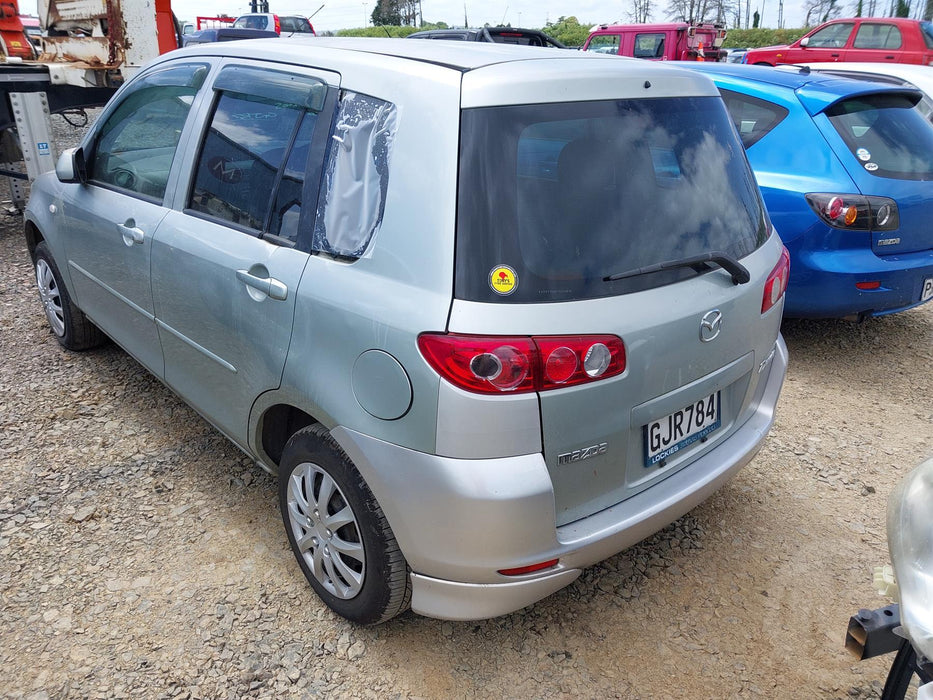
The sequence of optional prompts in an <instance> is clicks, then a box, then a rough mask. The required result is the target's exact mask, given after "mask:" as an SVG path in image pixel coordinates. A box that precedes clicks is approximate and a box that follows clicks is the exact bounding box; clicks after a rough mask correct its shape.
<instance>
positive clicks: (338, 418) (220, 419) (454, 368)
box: [24, 39, 788, 623]
mask: <svg viewBox="0 0 933 700" xmlns="http://www.w3.org/2000/svg"><path fill="white" fill-rule="evenodd" d="M555 84H557V85H560V89H559V90H556V89H554V86H555ZM711 173H714V174H715V177H713V176H711ZM490 194H492V195H493V196H490ZM24 226H25V235H26V241H27V245H28V249H29V253H30V255H31V257H32V261H33V263H34V265H35V270H36V278H37V282H38V288H39V296H40V299H41V300H42V308H43V310H44V312H45V314H46V317H47V320H48V323H49V325H50V328H51V331H52V333H53V335H54V337H55V338H57V339H58V341H59V342H60V343H61V344H62V345H63V346H64V347H65V348H69V349H73V350H78V349H83V348H89V347H93V346H94V345H95V344H97V343H99V342H100V341H101V340H102V338H103V335H102V334H103V333H106V334H107V335H108V336H109V337H110V338H112V339H113V340H114V341H116V342H117V343H119V344H120V345H121V346H122V347H124V348H125V349H126V350H127V351H128V352H129V353H131V354H132V355H133V356H134V357H136V358H137V359H138V360H139V361H140V362H141V363H142V364H143V365H144V366H145V367H146V368H148V369H149V370H150V371H151V372H152V373H153V374H155V375H156V376H157V377H159V379H161V380H162V381H163V382H164V383H165V384H166V385H167V386H169V387H170V388H172V389H173V390H174V391H176V392H177V393H178V394H179V395H180V396H181V397H182V398H183V399H184V400H186V401H187V402H188V403H190V404H191V405H192V406H193V407H194V408H195V409H196V410H197V411H198V412H199V413H200V414H201V415H203V416H204V417H206V418H207V419H208V420H210V421H211V422H212V423H213V424H214V425H215V426H217V427H218V428H219V429H220V430H221V431H222V432H223V433H224V434H225V435H226V436H227V437H229V438H230V439H231V440H233V442H234V443H236V445H238V446H239V447H240V448H241V449H242V450H243V451H244V452H246V453H247V454H248V455H250V456H251V458H253V459H255V460H256V461H257V462H258V463H259V464H262V465H263V466H264V467H265V468H267V469H269V470H270V471H273V472H277V473H278V476H279V504H280V508H281V513H282V518H283V522H284V525H285V529H286V531H287V536H288V540H289V543H290V544H291V547H292V549H293V551H294V553H295V556H296V558H297V560H298V563H299V566H300V568H301V570H302V572H303V573H304V575H305V576H306V577H307V578H308V580H309V582H310V584H311V586H312V587H313V588H314V589H315V591H316V592H317V593H318V594H319V595H320V597H321V599H322V600H323V601H324V602H325V603H326V604H327V605H329V606H330V607H331V608H332V609H333V610H335V611H336V612H337V613H339V614H340V615H343V616H344V617H346V618H348V619H351V620H354V621H356V622H359V623H374V622H379V621H383V620H386V619H388V618H390V617H392V616H393V615H396V614H398V613H401V612H403V611H404V610H405V609H406V608H407V607H408V605H409V601H410V604H411V607H412V608H413V609H414V610H415V612H418V613H422V614H425V615H431V616H435V617H442V618H452V619H477V618H483V617H491V616H495V615H500V614H504V613H508V612H512V611H514V610H517V609H519V608H522V607H524V606H526V605H530V604H531V603H534V602H535V601H537V600H539V599H541V598H543V597H545V596H547V595H549V594H551V593H553V592H554V591H556V590H559V589H561V588H563V587H564V586H567V585H569V584H570V583H571V582H572V581H574V579H576V578H577V577H578V576H579V575H580V573H581V571H582V569H583V568H584V567H586V566H589V565H591V564H593V563H595V562H598V561H600V560H602V559H604V558H606V557H608V556H611V555H612V554H614V553H616V552H618V551H620V550H622V549H624V548H625V547H628V546H629V545H631V544H634V543H635V542H637V541H639V540H641V539H642V538H644V537H646V536H648V535H649V534H651V533H653V532H655V531H656V530H658V529H659V528H661V527H664V526H665V525H667V524H668V523H670V522H671V521H673V520H674V519H676V518H678V517H680V516H681V515H682V514H684V513H685V512H687V511H688V510H690V509H691V508H693V507H694V506H696V505H697V504H698V503H700V502H701V501H703V500H704V499H706V498H707V497H708V496H709V495H710V494H712V493H713V492H714V491H715V490H716V489H717V488H719V487H720V486H721V485H723V484H724V483H726V481H727V480H728V479H729V478H731V477H732V476H733V475H734V474H736V473H737V472H738V471H739V470H740V469H741V468H742V467H743V466H744V465H745V464H747V463H748V462H749V461H750V460H751V459H752V457H753V456H754V454H755V453H756V452H757V450H758V449H759V447H760V446H761V444H762V442H763V441H764V439H765V436H766V435H767V433H768V430H769V428H770V426H771V424H772V422H773V420H774V409H775V404H776V402H777V400H778V395H779V393H780V389H781V384H782V382H783V379H784V374H785V369H786V363H787V353H786V347H785V345H784V342H783V340H782V339H781V337H780V324H781V311H782V307H783V294H784V288H785V285H786V281H787V274H788V267H787V265H788V261H787V251H786V250H785V249H784V246H783V245H782V244H781V241H780V239H779V238H778V236H777V235H776V234H775V233H774V230H773V228H772V227H771V225H770V222H769V220H768V217H767V214H766V212H765V209H764V206H763V204H762V202H761V197H760V194H759V191H758V188H757V187H756V186H755V180H754V177H753V175H752V172H751V170H750V168H749V167H748V161H747V159H746V157H745V153H744V151H743V150H742V144H741V142H740V141H739V139H738V136H737V135H736V132H735V129H734V128H733V127H732V123H731V121H730V119H729V115H728V113H727V112H726V109H725V106H724V105H723V102H722V99H721V98H720V97H719V94H718V92H717V91H716V88H715V87H714V86H713V84H712V83H711V82H710V81H709V80H707V79H706V78H705V77H703V76H701V75H698V74H696V73H691V72H689V71H684V70H678V69H675V68H667V67H661V66H655V65H651V64H649V63H646V62H638V61H621V60H617V59H613V58H607V57H604V56H594V55H592V54H586V53H582V52H577V51H553V50H550V49H543V48H534V47H521V48H518V47H514V46H503V45H498V44H488V43H487V44H477V45H476V46H473V45H470V46H467V45H464V44H457V43H455V42H444V41H399V40H395V39H319V40H316V41H313V42H310V41H306V40H301V39H275V40H268V41H252V42H248V43H233V42H230V43H215V44H212V45H210V46H199V47H194V48H192V49H188V50H186V51H183V52H171V53H168V54H166V55H164V56H162V57H161V58H159V59H157V60H156V61H155V62H154V63H152V64H150V65H149V66H148V67H147V68H146V69H144V70H142V71H141V72H140V73H138V74H137V75H136V76H135V77H134V78H132V80H130V81H128V82H127V83H125V84H124V85H123V87H122V88H121V89H120V91H119V92H118V93H117V94H116V95H115V96H114V98H113V100H112V101H111V102H110V103H109V104H108V106H107V107H105V108H104V111H103V113H102V114H101V116H100V117H99V119H98V120H97V122H96V124H95V125H94V127H93V128H92V129H91V130H90V131H89V132H88V134H87V135H86V136H85V138H84V140H83V141H82V142H81V144H80V146H79V147H78V148H77V149H73V150H71V151H66V152H65V153H63V154H62V156H61V158H60V159H59V162H58V166H57V168H56V170H55V172H50V173H46V174H45V175H42V176H41V177H39V178H38V179H37V180H36V181H35V183H34V184H33V186H32V189H31V198H30V201H29V204H28V206H27V209H26V215H25V224H24ZM40 342H41V341H40ZM196 466H197V465H194V464H192V465H191V467H192V468H194V467H196Z"/></svg>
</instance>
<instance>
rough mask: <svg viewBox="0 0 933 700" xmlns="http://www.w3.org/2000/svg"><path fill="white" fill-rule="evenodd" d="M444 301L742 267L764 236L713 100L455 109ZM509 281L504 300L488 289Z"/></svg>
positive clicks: (539, 295) (756, 198) (522, 295)
mask: <svg viewBox="0 0 933 700" xmlns="http://www.w3.org/2000/svg"><path fill="white" fill-rule="evenodd" d="M458 200H459V201H458V215H457V244H456V245H457V248H456V251H457V252H456V273H455V278H456V279H455V295H456V296H457V297H458V298H461V299H467V300H473V301H498V302H505V303H529V302H549V301H566V300H576V299H591V298H596V297H606V296H614V295H618V294H625V293H629V292H635V291H639V290H643V289H649V288H652V287H659V286H661V285H665V284H670V283H673V282H677V281H679V280H682V279H685V278H687V277H690V276H694V275H696V274H698V272H701V271H703V270H701V269H696V270H694V269H683V268H681V269H678V270H671V271H663V272H658V273H652V274H646V275H639V276H636V277H631V278H626V279H621V280H616V281H608V282H607V281H605V280H604V278H605V277H607V276H610V275H613V274H616V273H621V272H625V271H630V270H633V269H635V268H643V267H647V266H650V265H654V264H656V263H660V262H665V261H671V260H681V259H683V258H686V257H689V256H694V255H699V254H702V253H707V252H712V251H723V252H726V253H727V254H729V255H731V256H733V257H735V258H742V257H744V256H746V255H748V254H749V253H751V252H752V251H754V250H755V249H756V248H758V246H760V245H761V244H762V243H763V242H764V241H765V240H766V238H767V236H768V231H769V225H768V223H767V219H766V215H765V213H764V208H763V206H762V204H761V199H760V195H759V193H758V188H757V186H756V184H755V180H754V178H753V176H752V173H751V170H750V169H749V167H748V162H747V160H746V157H745V152H744V149H743V147H742V144H741V142H740V141H739V140H738V138H737V137H736V133H735V130H734V129H733V127H732V124H731V122H730V120H729V116H728V113H727V112H726V110H725V108H724V106H723V103H722V100H720V99H719V98H717V97H699V98H693V97H676V98H660V99H651V100H612V101H599V102H578V103H555V104H534V105H520V106H509V107H488V108H480V109H468V110H464V111H463V114H462V118H461V150H460V185H459V197H458ZM503 268H508V269H509V270H511V271H512V273H513V274H514V275H515V276H516V277H517V280H518V281H517V284H515V285H510V287H509V293H508V294H507V295H502V292H501V291H498V292H497V291H496V290H495V288H494V287H495V286H494V285H493V284H492V280H491V276H492V275H494V274H496V273H497V271H501V270H502V269H503Z"/></svg>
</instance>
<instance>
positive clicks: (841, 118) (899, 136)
mask: <svg viewBox="0 0 933 700" xmlns="http://www.w3.org/2000/svg"><path fill="white" fill-rule="evenodd" d="M826 114H827V116H828V117H829V121H830V122H831V123H832V125H833V127H834V128H835V129H836V131H837V132H838V133H839V135H840V136H841V137H842V140H843V141H845V143H846V146H848V148H849V150H850V151H851V152H852V155H854V156H855V157H856V158H857V159H858V160H859V162H860V163H861V164H862V167H864V168H865V170H867V171H868V172H870V173H872V174H873V175H877V176H879V177H888V178H895V179H898V180H929V179H933V124H930V122H929V121H927V119H926V118H924V115H923V113H922V111H921V109H920V108H918V107H917V98H916V96H912V95H897V94H886V95H884V94H882V95H868V96H862V97H856V98H852V99H848V100H843V101H842V102H840V103H838V104H835V105H833V106H832V107H831V108H830V109H829V110H827V112H826Z"/></svg>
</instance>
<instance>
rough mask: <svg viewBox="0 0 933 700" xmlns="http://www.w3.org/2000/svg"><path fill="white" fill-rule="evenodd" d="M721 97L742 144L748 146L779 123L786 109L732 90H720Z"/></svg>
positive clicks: (785, 114)
mask: <svg viewBox="0 0 933 700" xmlns="http://www.w3.org/2000/svg"><path fill="white" fill-rule="evenodd" d="M719 92H720V94H721V95H722V99H723V100H724V101H725V103H726V108H727V109H728V110H729V116H730V117H732V123H733V124H735V128H736V129H737V130H738V132H739V136H740V137H741V138H742V144H743V145H744V146H745V148H749V147H751V146H753V145H755V144H756V143H758V141H760V140H761V139H762V138H763V137H764V136H765V135H766V134H767V133H768V132H770V131H771V130H772V129H773V128H774V127H776V126H777V125H778V124H780V123H781V122H782V121H783V120H784V117H786V116H787V114H788V110H787V109H786V108H785V107H782V106H781V105H778V104H774V103H773V102H768V101H767V100H761V99H758V98H757V97H751V96H749V95H743V94H741V93H738V92H733V91H732V90H722V89H721V90H720V91H719Z"/></svg>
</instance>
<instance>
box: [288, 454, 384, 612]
mask: <svg viewBox="0 0 933 700" xmlns="http://www.w3.org/2000/svg"><path fill="white" fill-rule="evenodd" d="M287 499H288V520H289V523H290V524H291V528H292V534H293V535H294V536H295V542H296V543H297V545H298V550H299V552H300V553H301V556H302V558H303V559H304V561H305V563H306V564H307V565H308V568H310V569H311V572H312V573H313V574H314V578H316V579H317V580H318V581H319V582H320V584H321V585H322V586H324V588H325V589H326V590H327V591H328V592H329V593H331V594H332V595H334V596H335V597H337V598H340V599H342V600H349V599H350V598H353V597H354V596H356V595H357V594H358V593H359V592H360V590H361V589H362V588H363V580H364V578H365V575H366V561H365V559H366V558H365V555H364V551H363V541H362V539H361V537H360V528H359V525H358V524H357V522H356V515H355V514H354V513H353V509H352V508H350V505H349V504H348V503H347V499H346V498H344V495H343V491H341V490H340V487H339V486H337V484H336V483H335V482H334V480H333V479H331V478H330V476H329V475H328V474H327V472H325V471H324V470H323V469H321V468H320V467H319V466H317V465H316V464H311V463H310V462H304V463H302V464H299V465H298V466H297V467H295V469H294V471H292V473H291V476H290V477H289V479H288V496H287Z"/></svg>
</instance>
